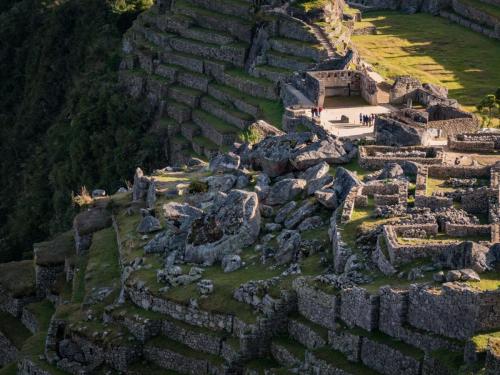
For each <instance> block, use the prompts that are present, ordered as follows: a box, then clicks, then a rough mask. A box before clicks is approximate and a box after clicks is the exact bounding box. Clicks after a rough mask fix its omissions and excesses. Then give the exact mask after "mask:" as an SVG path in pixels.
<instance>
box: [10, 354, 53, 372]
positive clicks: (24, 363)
mask: <svg viewBox="0 0 500 375" xmlns="http://www.w3.org/2000/svg"><path fill="white" fill-rule="evenodd" d="M17 375H52V373H51V372H50V371H48V370H46V369H43V368H41V367H40V366H39V365H38V364H36V363H35V362H33V361H32V360H31V359H28V358H23V359H22V360H21V361H20V362H19V364H18V368H17Z"/></svg>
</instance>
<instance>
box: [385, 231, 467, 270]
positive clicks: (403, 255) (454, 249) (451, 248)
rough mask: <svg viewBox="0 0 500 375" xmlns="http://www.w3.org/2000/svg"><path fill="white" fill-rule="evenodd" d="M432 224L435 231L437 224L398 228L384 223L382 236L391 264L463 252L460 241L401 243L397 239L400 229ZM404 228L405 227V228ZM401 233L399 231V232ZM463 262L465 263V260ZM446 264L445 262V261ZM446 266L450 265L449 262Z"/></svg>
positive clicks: (445, 256)
mask: <svg viewBox="0 0 500 375" xmlns="http://www.w3.org/2000/svg"><path fill="white" fill-rule="evenodd" d="M431 226H432V228H433V229H432V232H429V233H437V224H427V225H417V226H401V227H400V228H398V227H396V226H392V225H385V226H384V230H383V236H384V238H385V241H386V244H387V252H388V254H389V258H390V261H391V264H392V265H393V266H398V265H402V264H406V263H409V262H411V261H413V260H415V259H422V258H429V257H430V258H434V259H438V258H448V255H450V254H459V253H463V243H462V242H459V241H457V242H446V243H433V242H430V241H429V242H427V243H418V244H401V243H399V241H398V232H400V231H402V230H410V229H415V230H426V229H425V228H427V227H428V228H430V227H431ZM405 228H406V229H405ZM400 233H401V232H400ZM463 263H466V262H465V261H464V262H463ZM445 264H446V262H445ZM448 266H450V267H451V266H452V265H451V264H450V265H448Z"/></svg>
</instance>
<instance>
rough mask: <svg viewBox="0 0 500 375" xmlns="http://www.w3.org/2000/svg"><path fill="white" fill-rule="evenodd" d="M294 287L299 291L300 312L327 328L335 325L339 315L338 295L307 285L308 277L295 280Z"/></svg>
mask: <svg viewBox="0 0 500 375" xmlns="http://www.w3.org/2000/svg"><path fill="white" fill-rule="evenodd" d="M293 289H294V290H295V292H296V293H297V303H298V309H299V313H300V314H301V315H302V316H304V317H305V318H306V319H309V320H310V321H311V322H313V323H316V324H319V325H321V326H323V327H326V328H331V329H333V328H334V327H335V319H336V318H337V317H338V312H337V311H338V297H337V296H334V295H330V294H327V293H325V292H322V291H320V290H315V289H314V288H313V287H311V286H310V285H307V282H306V279H304V278H298V279H295V280H294V281H293Z"/></svg>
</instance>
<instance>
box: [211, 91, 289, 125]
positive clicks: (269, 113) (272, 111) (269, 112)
mask: <svg viewBox="0 0 500 375" xmlns="http://www.w3.org/2000/svg"><path fill="white" fill-rule="evenodd" d="M210 85H212V86H214V87H215V88H217V90H220V91H222V92H225V93H226V94H228V95H230V96H232V97H234V98H237V99H239V100H241V101H244V102H247V103H249V104H252V105H254V106H257V107H259V108H260V110H261V111H262V115H263V118H264V120H266V121H267V122H269V123H270V124H272V125H274V126H276V127H277V128H280V129H281V122H282V117H283V113H284V111H285V109H284V108H283V105H282V104H281V103H280V102H279V101H277V100H276V101H272V100H268V99H262V98H256V97H254V96H250V95H248V94H246V93H243V92H241V91H239V90H236V89H235V88H232V87H229V86H224V85H220V84H216V83H211V84H210Z"/></svg>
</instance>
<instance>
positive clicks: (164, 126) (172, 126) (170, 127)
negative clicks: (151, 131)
mask: <svg viewBox="0 0 500 375" xmlns="http://www.w3.org/2000/svg"><path fill="white" fill-rule="evenodd" d="M154 127H155V128H157V129H159V130H165V131H166V132H167V134H168V136H169V137H174V136H175V135H177V134H179V133H180V132H181V125H180V124H179V123H178V122H177V121H175V120H174V119H173V118H170V117H160V118H159V119H158V120H156V121H155V123H154Z"/></svg>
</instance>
